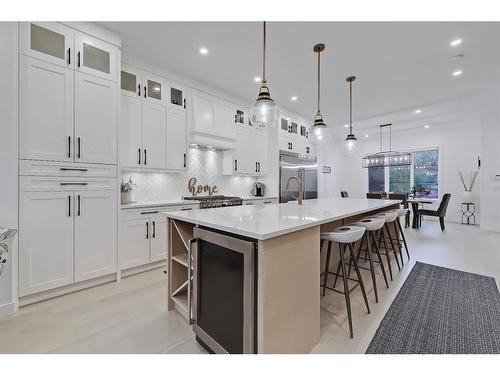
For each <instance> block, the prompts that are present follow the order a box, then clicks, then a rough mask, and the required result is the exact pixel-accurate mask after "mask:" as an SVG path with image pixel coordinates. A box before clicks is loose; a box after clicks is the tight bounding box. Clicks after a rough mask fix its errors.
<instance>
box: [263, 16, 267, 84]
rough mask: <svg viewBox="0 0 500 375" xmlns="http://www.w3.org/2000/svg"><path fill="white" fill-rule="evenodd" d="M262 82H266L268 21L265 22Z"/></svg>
mask: <svg viewBox="0 0 500 375" xmlns="http://www.w3.org/2000/svg"><path fill="white" fill-rule="evenodd" d="M262 27H263V31H264V32H263V33H262V34H263V38H264V41H263V53H262V82H266V21H264V22H263V26H262Z"/></svg>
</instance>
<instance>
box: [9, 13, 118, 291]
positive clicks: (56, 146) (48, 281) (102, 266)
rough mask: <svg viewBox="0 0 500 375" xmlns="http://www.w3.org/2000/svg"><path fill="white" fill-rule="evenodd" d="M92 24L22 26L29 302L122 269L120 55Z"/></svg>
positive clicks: (23, 213) (22, 184)
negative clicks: (89, 28) (92, 32)
mask: <svg viewBox="0 0 500 375" xmlns="http://www.w3.org/2000/svg"><path fill="white" fill-rule="evenodd" d="M82 27H84V26H81V24H80V26H78V29H77V28H73V27H71V25H70V26H68V25H67V24H62V23H58V22H22V23H20V25H19V53H20V55H19V166H20V172H19V174H20V179H19V189H20V192H19V228H20V231H19V296H20V297H21V298H23V297H28V298H29V296H31V295H34V294H39V293H41V292H47V291H49V290H51V289H54V288H61V287H65V286H68V285H71V284H75V283H81V282H84V281H87V280H91V279H95V278H99V277H102V276H106V275H110V274H112V273H114V272H116V271H117V251H118V249H117V235H118V229H117V216H118V207H117V205H118V191H117V171H116V168H117V160H118V155H117V150H118V148H117V146H118V145H117V143H118V99H119V89H118V66H119V63H120V50H119V45H116V44H113V43H108V42H107V41H105V40H104V39H106V38H105V36H106V35H110V34H106V33H107V32H106V31H104V30H100V31H99V34H100V35H99V36H98V38H97V37H95V36H93V35H89V34H87V33H85V32H83V31H82V30H81V28H82ZM84 28H85V27H84ZM92 30H97V29H95V28H92ZM110 36H111V35H110ZM110 39H113V38H111V37H110Z"/></svg>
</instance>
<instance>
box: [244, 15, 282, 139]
mask: <svg viewBox="0 0 500 375" xmlns="http://www.w3.org/2000/svg"><path fill="white" fill-rule="evenodd" d="M263 37H264V38H263V39H264V41H263V53H262V81H261V86H260V90H259V95H258V96H257V100H255V103H254V104H253V106H252V108H251V109H250V122H251V124H252V125H253V126H255V127H256V128H260V129H267V128H272V127H273V126H276V123H277V122H278V106H277V105H276V103H275V102H274V100H273V99H272V98H271V94H270V93H269V88H268V87H267V81H266V22H265V21H264V22H263Z"/></svg>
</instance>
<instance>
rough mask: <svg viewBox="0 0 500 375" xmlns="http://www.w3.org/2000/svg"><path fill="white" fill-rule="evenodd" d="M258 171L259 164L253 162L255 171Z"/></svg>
mask: <svg viewBox="0 0 500 375" xmlns="http://www.w3.org/2000/svg"><path fill="white" fill-rule="evenodd" d="M258 171H259V164H258V163H257V162H255V172H258Z"/></svg>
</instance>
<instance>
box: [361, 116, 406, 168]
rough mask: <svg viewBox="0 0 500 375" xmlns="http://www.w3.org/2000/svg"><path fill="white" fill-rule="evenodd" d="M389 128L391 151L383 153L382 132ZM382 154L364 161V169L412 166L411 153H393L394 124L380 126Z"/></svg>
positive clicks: (370, 156)
mask: <svg viewBox="0 0 500 375" xmlns="http://www.w3.org/2000/svg"><path fill="white" fill-rule="evenodd" d="M384 128H389V150H388V151H382V150H383V148H382V130H383V129H384ZM379 129H380V130H379V131H380V152H377V153H376V154H371V155H367V156H365V157H364V158H363V159H362V165H363V168H385V167H403V166H408V165H411V164H412V162H413V161H412V154H410V153H409V152H399V151H392V124H384V125H379Z"/></svg>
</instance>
